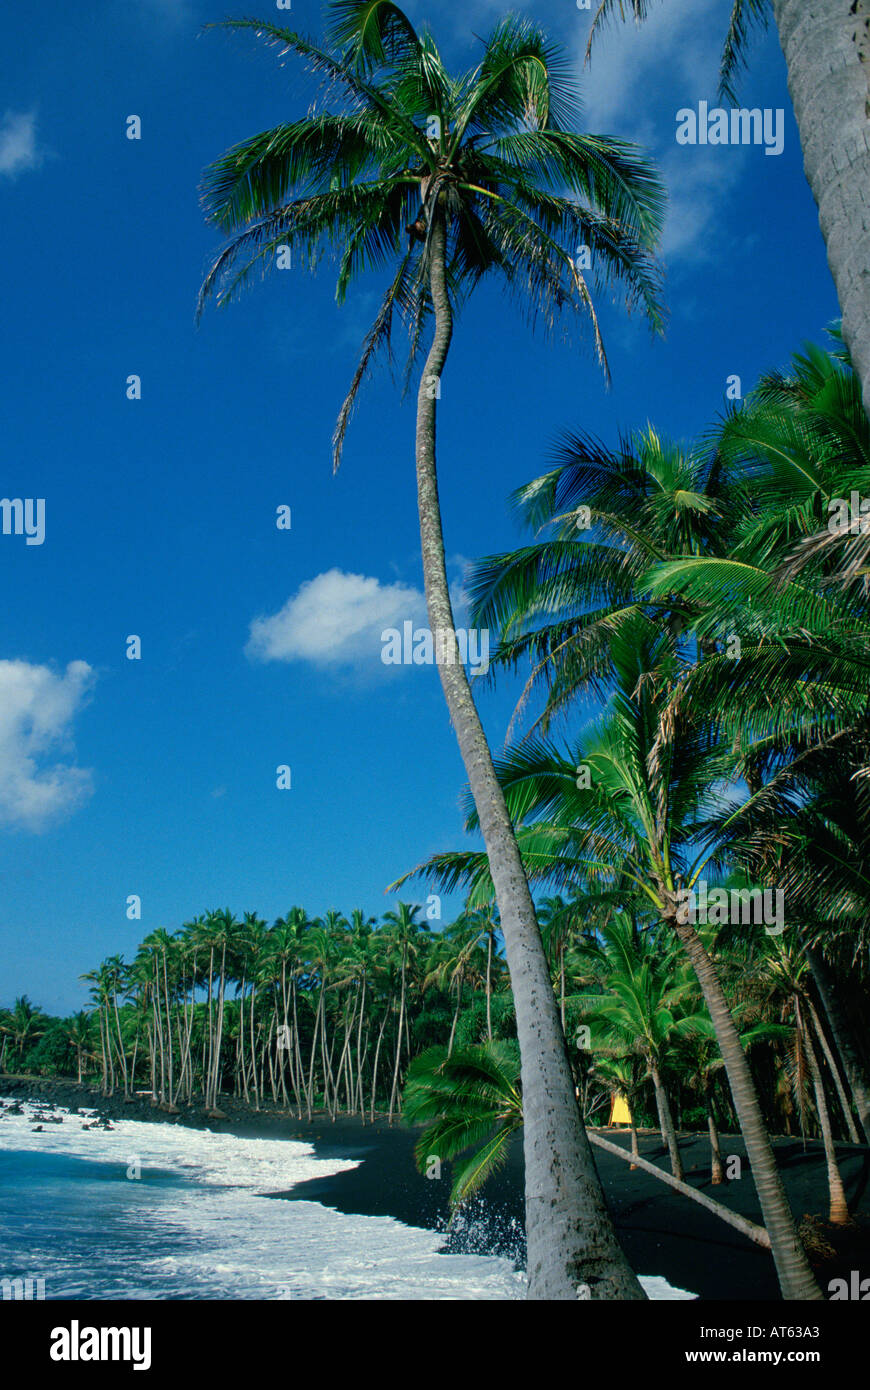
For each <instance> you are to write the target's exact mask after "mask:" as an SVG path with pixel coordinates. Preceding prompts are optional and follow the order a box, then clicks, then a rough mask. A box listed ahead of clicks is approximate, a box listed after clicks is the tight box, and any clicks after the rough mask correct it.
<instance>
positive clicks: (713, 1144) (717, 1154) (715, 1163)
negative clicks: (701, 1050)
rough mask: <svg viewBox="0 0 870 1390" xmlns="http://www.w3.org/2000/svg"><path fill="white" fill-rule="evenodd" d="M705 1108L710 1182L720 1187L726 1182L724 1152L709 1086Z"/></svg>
mask: <svg viewBox="0 0 870 1390" xmlns="http://www.w3.org/2000/svg"><path fill="white" fill-rule="evenodd" d="M704 1108H705V1110H706V1111H707V1133H708V1134H709V1136H710V1159H711V1162H710V1182H711V1184H712V1186H713V1187H718V1186H719V1184H720V1183H723V1182H724V1181H725V1169H724V1167H723V1166H722V1150H721V1148H720V1147H719V1131H718V1129H717V1128H716V1121H715V1119H714V1117H713V1102H712V1099H711V1097H710V1088H709V1086H708V1087H706V1088H705V1090H704Z"/></svg>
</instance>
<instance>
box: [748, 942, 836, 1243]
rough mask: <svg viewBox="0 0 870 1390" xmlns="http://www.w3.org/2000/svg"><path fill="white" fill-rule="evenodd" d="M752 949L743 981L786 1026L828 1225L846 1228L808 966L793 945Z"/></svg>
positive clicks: (794, 1084)
mask: <svg viewBox="0 0 870 1390" xmlns="http://www.w3.org/2000/svg"><path fill="white" fill-rule="evenodd" d="M753 945H754V950H753V952H752V959H751V960H750V961H749V962H748V963H747V970H746V975H745V976H744V982H745V986H746V987H747V990H748V992H749V994H750V996H752V995H755V996H760V997H761V998H762V999H764V1000H765V1001H776V1003H777V1004H778V1006H779V1019H780V1022H782V1023H783V1024H785V1023H788V1025H789V1029H788V1031H789V1032H790V1033H791V1037H790V1039H789V1054H790V1065H789V1069H788V1070H789V1079H790V1081H791V1083H792V1087H793V1089H794V1092H795V1099H796V1101H797V1106H798V1110H799V1111H800V1113H801V1116H803V1114H804V1112H805V1109H806V1103H805V1096H804V1090H805V1087H806V1084H807V1083H809V1088H810V1089H811V1090H812V1093H813V1098H814V1100H815V1107H816V1117H817V1119H818V1122H819V1130H820V1133H821V1136H822V1144H823V1147H824V1151H825V1161H826V1165H827V1171H828V1193H829V1212H828V1219H829V1221H831V1222H832V1224H834V1225H845V1224H846V1223H847V1222H848V1220H849V1207H848V1203H847V1201H846V1193H845V1189H844V1187H843V1180H842V1177H841V1174H840V1168H839V1163H838V1161H837V1153H836V1149H835V1147H834V1138H833V1131H832V1127H831V1113H830V1109H829V1107H828V1101H827V1097H826V1095H825V1085H824V1080H823V1077H822V1071H821V1067H820V1065H819V1060H818V1056H817V1054H816V1049H815V1044H814V1035H815V1038H816V1040H818V1038H819V1037H820V1033H821V1029H820V1026H819V1023H818V1018H817V1016H814V1015H815V1011H814V1010H813V1007H812V1000H811V999H810V997H809V992H808V982H809V977H810V968H809V964H808V962H807V959H806V955H805V953H804V951H803V949H802V947H801V946H800V945H798V944H797V943H795V942H792V943H788V944H787V943H784V942H783V941H782V940H780V939H779V938H776V939H773V940H771V939H770V938H767V939H766V940H765V941H763V942H759V943H757V944H755V943H753ZM783 1031H785V1030H783Z"/></svg>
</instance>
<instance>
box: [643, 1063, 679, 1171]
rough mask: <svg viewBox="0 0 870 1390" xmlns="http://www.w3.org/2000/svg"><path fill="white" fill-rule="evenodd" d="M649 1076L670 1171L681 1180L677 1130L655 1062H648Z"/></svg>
mask: <svg viewBox="0 0 870 1390" xmlns="http://www.w3.org/2000/svg"><path fill="white" fill-rule="evenodd" d="M649 1070H650V1076H651V1077H652V1083H653V1087H654V1088H655V1093H656V1109H657V1111H658V1115H659V1129H660V1130H661V1135H662V1140H663V1142H664V1143H665V1144H666V1145H667V1150H668V1155H669V1157H670V1160H671V1172H672V1173H673V1175H674V1177H675V1178H678V1179H679V1180H680V1181H681V1182H682V1180H683V1176H684V1174H683V1160H682V1159H681V1158H680V1146H679V1144H678V1143H677V1131H676V1129H675V1127H674V1117H673V1114H672V1113H671V1103H670V1101H669V1100H668V1093H667V1091H666V1090H665V1086H664V1082H663V1081H662V1078H661V1073H660V1071H659V1069H658V1067H657V1066H656V1064H655V1062H650V1069H649Z"/></svg>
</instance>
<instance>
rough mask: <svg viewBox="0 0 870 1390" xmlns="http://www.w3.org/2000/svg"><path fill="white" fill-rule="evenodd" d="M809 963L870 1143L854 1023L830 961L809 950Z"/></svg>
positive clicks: (866, 1088)
mask: <svg viewBox="0 0 870 1390" xmlns="http://www.w3.org/2000/svg"><path fill="white" fill-rule="evenodd" d="M807 960H808V961H809V963H810V970H811V971H812V975H813V980H814V981H815V985H816V989H817V990H818V991H819V998H820V999H821V1001H822V1004H823V1006H824V1010H825V1013H826V1014H827V1018H828V1022H829V1023H830V1025H831V1032H832V1033H833V1035H834V1042H835V1043H836V1044H837V1051H838V1052H839V1054H840V1056H841V1057H842V1059H843V1066H844V1067H845V1069H846V1076H847V1078H848V1081H849V1089H850V1091H851V1092H852V1097H853V1099H854V1101H855V1108H856V1109H857V1111H858V1119H859V1121H860V1123H861V1128H862V1130H863V1131H864V1137H865V1140H870V1077H868V1076H867V1072H866V1070H865V1067H864V1062H863V1059H862V1057H861V1054H860V1052H859V1050H858V1045H857V1042H856V1040H855V1036H854V1031H853V1028H852V1023H851V1020H850V1018H849V1016H848V1013H847V1012H846V1009H845V1008H844V1006H843V1001H842V1000H841V998H840V995H839V991H838V989H837V986H836V983H835V981H834V979H833V977H832V975H831V971H830V969H829V968H828V964H827V961H826V960H825V959H824V957H823V956H822V954H821V952H819V951H817V950H814V949H813V948H811V947H808V948H807Z"/></svg>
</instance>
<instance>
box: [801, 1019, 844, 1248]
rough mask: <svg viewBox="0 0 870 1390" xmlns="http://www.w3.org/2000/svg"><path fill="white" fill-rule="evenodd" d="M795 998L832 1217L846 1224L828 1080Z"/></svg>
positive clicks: (834, 1223) (837, 1224)
mask: <svg viewBox="0 0 870 1390" xmlns="http://www.w3.org/2000/svg"><path fill="white" fill-rule="evenodd" d="M794 1002H795V1016H796V1018H797V1024H798V1027H799V1029H800V1031H801V1033H802V1035H803V1043H804V1048H805V1050H806V1054H807V1062H808V1063H809V1068H810V1076H811V1077H812V1081H813V1095H814V1096H815V1099H816V1114H817V1115H818V1118H819V1129H820V1130H821V1131H822V1144H823V1145H824V1149H825V1163H826V1164H827V1168H828V1220H829V1221H830V1222H831V1223H832V1225H835V1226H845V1225H846V1224H847V1222H848V1220H849V1204H848V1202H847V1201H846V1193H845V1191H844V1188H843V1179H842V1178H841V1176H840V1166H839V1164H838V1163H837V1150H836V1149H835V1148H834V1136H833V1134H832V1132H831V1112H830V1110H829V1109H828V1100H827V1097H826V1095H825V1083H824V1081H823V1080H822V1073H821V1069H820V1067H819V1059H818V1057H817V1056H816V1049H815V1048H814V1047H813V1040H812V1038H811V1037H810V1030H809V1028H808V1027H807V1025H806V1022H805V1020H804V1017H803V1010H802V1009H801V1006H800V1001H799V1000H798V999H795V1001H794Z"/></svg>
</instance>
